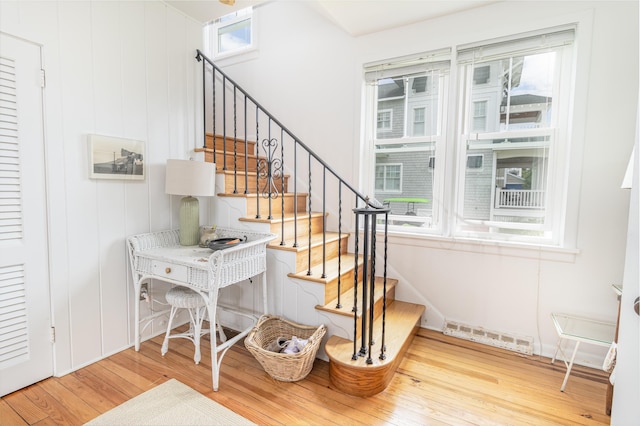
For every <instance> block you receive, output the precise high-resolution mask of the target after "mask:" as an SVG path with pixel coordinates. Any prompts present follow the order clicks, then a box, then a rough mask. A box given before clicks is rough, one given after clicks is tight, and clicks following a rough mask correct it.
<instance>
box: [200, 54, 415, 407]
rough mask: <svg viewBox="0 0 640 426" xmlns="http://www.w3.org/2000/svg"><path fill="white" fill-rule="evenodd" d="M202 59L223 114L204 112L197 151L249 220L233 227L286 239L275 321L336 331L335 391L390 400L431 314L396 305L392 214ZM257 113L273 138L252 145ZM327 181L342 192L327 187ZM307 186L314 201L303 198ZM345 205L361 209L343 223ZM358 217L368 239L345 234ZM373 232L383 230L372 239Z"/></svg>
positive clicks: (277, 250) (275, 281)
mask: <svg viewBox="0 0 640 426" xmlns="http://www.w3.org/2000/svg"><path fill="white" fill-rule="evenodd" d="M197 58H198V60H203V59H204V61H203V76H206V75H207V73H209V74H210V75H211V76H212V79H211V81H210V82H208V81H206V80H204V77H203V87H205V88H207V86H209V89H210V90H211V91H212V93H209V94H207V93H206V92H205V96H204V98H205V99H207V97H208V98H210V99H211V100H210V103H208V105H214V107H213V108H211V107H209V109H213V111H208V112H209V114H210V118H206V117H207V116H208V114H207V109H208V107H207V103H205V105H204V109H205V132H204V133H205V135H206V137H205V141H204V143H203V147H202V148H199V149H197V150H196V151H201V152H204V155H205V161H207V162H215V163H216V168H217V181H218V182H222V184H221V185H220V184H219V185H218V188H221V187H222V188H223V192H221V193H219V194H218V200H219V202H220V203H222V204H225V205H233V208H229V210H233V211H234V212H239V213H236V216H237V217H236V218H235V219H233V220H237V221H239V222H240V224H239V225H242V226H243V227H250V228H252V229H255V230H259V231H268V232H272V233H274V234H277V235H278V236H279V238H276V239H275V240H274V241H272V242H271V243H270V244H269V246H268V248H269V254H268V260H267V261H268V268H267V269H268V273H269V274H271V275H269V276H268V281H269V285H270V286H271V285H273V286H274V288H277V290H276V291H275V292H276V294H277V295H279V299H281V300H277V301H275V304H276V307H275V310H274V312H273V313H276V314H278V315H282V316H284V317H286V318H288V319H290V320H292V321H296V322H299V323H303V324H308V325H312V324H320V323H323V324H325V325H326V326H327V334H326V336H327V341H326V343H325V344H324V345H321V349H320V351H319V352H318V356H319V357H321V358H324V359H327V360H328V361H329V370H330V378H331V383H332V385H333V386H334V387H336V388H337V389H339V390H341V391H343V392H345V393H347V394H350V395H356V396H370V395H375V394H377V393H379V392H381V391H382V390H384V389H385V388H386V386H387V385H388V384H389V382H390V380H391V378H392V377H393V373H394V372H395V370H396V369H397V367H398V365H399V363H400V362H401V360H402V358H403V356H404V353H405V352H406V350H407V348H408V346H409V344H410V343H411V340H412V339H413V336H414V335H415V333H416V332H417V330H418V326H419V324H420V320H421V317H422V315H423V313H424V310H425V308H424V306H422V305H416V304H412V303H406V302H401V301H397V300H395V289H396V286H397V285H398V282H397V280H395V279H392V278H389V277H386V229H385V232H384V238H385V240H384V243H383V244H381V243H379V242H376V235H377V234H379V233H378V232H376V229H375V227H376V225H375V224H374V221H375V223H376V224H378V226H379V223H383V222H384V220H382V221H381V220H380V218H382V219H385V218H386V216H384V213H385V211H384V209H380V210H379V211H378V210H376V207H377V206H376V205H375V203H372V202H369V200H368V199H366V198H364V197H362V196H361V195H360V194H359V193H357V191H355V190H354V189H353V188H352V187H351V186H349V185H348V183H346V182H344V181H343V180H342V179H341V178H339V177H338V176H337V175H336V174H335V173H334V172H333V171H332V170H331V169H330V168H329V166H328V165H327V164H326V163H325V162H324V161H322V160H320V159H318V158H317V156H315V154H313V152H312V151H310V150H309V149H308V148H307V147H306V146H304V145H303V144H302V143H301V142H300V141H299V140H298V139H297V138H296V137H295V136H294V135H292V134H291V133H290V132H288V130H287V129H286V128H284V126H282V125H281V124H280V123H279V122H278V121H277V120H276V119H275V118H273V117H272V116H271V115H270V114H268V113H267V112H266V111H265V110H264V109H263V108H262V107H261V106H260V105H259V104H258V103H257V102H256V101H255V100H253V98H251V97H250V96H249V95H248V94H246V93H245V92H244V91H242V89H241V88H239V87H238V86H237V85H236V84H235V83H234V82H233V81H232V80H230V79H229V78H228V77H227V76H226V75H225V74H224V73H222V71H220V70H219V69H218V68H217V67H215V65H213V63H212V62H210V61H209V60H208V59H207V58H206V57H205V56H204V55H202V54H201V53H200V52H198V57H197ZM216 87H217V89H216ZM229 87H231V89H230V88H229ZM221 93H222V94H221ZM219 98H222V99H221V100H220V99H219ZM230 99H232V100H230ZM238 104H239V105H238ZM247 104H249V109H253V110H254V111H255V116H256V118H255V123H252V127H253V126H255V127H253V129H254V130H253V131H255V134H256V135H258V134H260V133H261V132H266V133H267V136H262V142H256V141H251V140H248V136H244V135H247V134H248V133H249V131H248V126H247V122H248V121H249V122H251V120H249V119H248V117H252V116H253V115H254V114H253V111H249V112H247V109H248V107H247ZM228 111H233V113H229V112H228ZM260 114H266V116H267V118H266V119H265V118H263V117H262V116H261V115H260ZM229 117H232V118H231V119H230V118H229ZM207 120H209V121H210V123H209V124H208V125H207V124H206V121H207ZM265 121H266V123H265ZM238 128H240V129H242V130H241V131H240V132H239V131H238ZM265 128H266V131H265V130H262V129H265ZM274 128H275V129H274ZM211 129H213V131H209V130H211ZM228 129H229V130H228ZM230 129H233V130H230ZM219 131H221V133H219ZM229 133H232V134H233V135H230V134H229ZM239 133H240V134H243V136H238V134H239ZM274 134H275V135H277V136H278V137H274V136H273V135H274ZM214 135H215V136H214ZM256 140H261V138H256ZM288 141H289V142H291V143H290V144H286V142H288ZM301 152H302V153H301ZM285 159H289V164H285V161H284V160H285ZM305 166H306V167H305ZM327 172H328V173H329V174H330V175H331V176H333V177H334V181H335V182H334V183H327V179H326V175H327ZM288 173H291V174H292V175H291V176H289V175H288ZM298 186H301V187H304V190H305V191H306V192H300V191H298ZM318 187H320V188H321V189H320V190H318V189H317V188H318ZM344 189H346V191H345V192H346V193H347V195H346V196H343V190H344ZM327 198H330V202H329V203H328V202H327ZM343 203H344V204H346V205H353V206H354V207H355V209H354V208H350V209H348V210H346V211H345V212H344V213H345V214H343ZM358 204H359V206H358ZM318 206H319V207H318ZM357 210H362V211H363V212H364V214H365V215H367V216H371V217H372V218H373V219H372V220H371V221H370V222H369V221H368V220H367V221H365V224H367V225H366V226H365V229H364V231H361V232H358V233H354V234H351V233H349V232H344V231H343V229H342V228H343V226H344V227H348V228H350V229H351V230H353V229H359V226H357V225H358V217H356V219H355V221H356V226H353V223H352V221H351V222H350V221H349V220H346V219H345V217H346V218H348V219H353V218H354V211H357ZM329 212H333V214H334V215H336V216H337V218H336V217H332V215H331V214H330V213H329ZM379 213H380V214H381V216H378V214H379ZM330 219H332V220H330ZM329 222H331V225H328V223H329ZM369 224H371V225H373V226H371V228H372V230H371V231H372V232H371V234H370V235H369V226H370V225H369ZM229 226H232V227H233V224H229ZM329 228H330V229H331V230H329ZM361 239H364V241H360V240H361ZM376 247H378V248H379V250H380V248H382V247H384V253H383V255H382V256H380V255H379V254H378V255H376V252H375V251H376ZM380 263H382V268H381V267H380V266H379V267H378V270H377V272H376V269H375V268H376V266H375V265H376V264H380ZM381 269H382V270H383V272H380V270H381ZM354 284H355V285H354ZM363 295H364V297H363ZM354 307H355V308H354Z"/></svg>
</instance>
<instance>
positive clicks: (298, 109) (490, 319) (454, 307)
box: [220, 1, 638, 365]
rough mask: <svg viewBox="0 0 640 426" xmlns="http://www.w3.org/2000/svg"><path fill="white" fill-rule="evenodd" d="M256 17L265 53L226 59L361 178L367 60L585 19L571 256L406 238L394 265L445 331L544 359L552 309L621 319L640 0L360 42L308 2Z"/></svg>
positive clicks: (568, 5)
mask: <svg viewBox="0 0 640 426" xmlns="http://www.w3.org/2000/svg"><path fill="white" fill-rule="evenodd" d="M257 13H258V14H259V15H258V16H259V23H260V29H259V46H260V48H259V52H258V54H257V55H254V56H252V57H251V58H249V59H247V60H246V61H244V62H236V63H228V62H227V63H225V62H221V63H220V65H222V66H223V68H224V69H225V71H226V72H227V73H228V74H229V75H230V77H231V78H233V79H234V80H236V81H237V82H238V83H239V84H240V85H241V86H243V87H244V88H246V89H248V90H249V93H251V94H252V95H253V96H254V97H255V98H256V99H257V100H258V101H259V102H260V103H261V104H262V105H264V106H265V107H266V108H267V109H269V110H270V111H271V112H273V113H274V114H275V116H276V117H278V119H279V120H280V121H282V122H283V124H284V125H285V126H287V127H289V128H290V129H291V130H292V131H293V132H294V133H295V134H296V135H297V136H298V137H300V138H301V139H302V141H303V142H304V143H306V144H307V145H310V146H311V148H312V149H313V150H315V151H316V152H318V153H319V154H320V155H321V156H322V157H323V158H325V159H327V160H329V161H330V163H331V164H332V167H334V169H335V170H337V171H338V172H340V173H341V174H342V176H343V177H345V178H346V179H347V180H348V181H351V182H353V183H356V182H357V179H358V173H359V161H360V149H359V141H360V138H361V131H360V130H361V129H360V123H361V99H362V90H361V89H362V79H361V76H362V65H363V64H365V63H367V62H370V61H377V60H381V59H385V58H392V57H397V56H402V55H408V54H414V53H418V52H422V51H427V50H431V49H437V48H442V47H449V46H455V45H456V44H462V43H468V42H472V41H478V40H483V39H490V38H494V37H499V36H504V35H512V34H517V33H520V32H523V31H528V30H533V29H539V28H546V27H550V26H555V25H560V24H565V23H568V22H579V25H580V27H579V29H578V36H577V37H578V40H577V43H576V46H577V52H578V58H577V61H578V62H577V63H578V67H577V70H578V74H577V76H576V78H577V90H576V93H575V113H574V118H575V120H576V121H575V123H574V133H573V138H572V144H573V145H572V156H571V162H570V180H569V207H568V212H569V219H568V221H567V226H566V231H565V237H566V240H567V242H568V244H569V247H570V248H571V249H570V250H549V249H547V250H545V249H538V248H535V247H526V246H507V245H500V244H486V243H485V244H483V243H478V242H472V241H460V240H452V239H442V238H428V237H417V238H405V237H402V236H394V237H392V238H390V244H391V247H390V249H389V263H390V268H391V269H392V271H393V274H392V275H393V276H395V277H397V278H400V285H399V289H398V297H399V298H401V299H405V300H421V301H423V302H424V303H425V304H426V305H428V306H429V307H430V309H429V310H428V313H427V316H426V318H425V321H424V322H423V325H425V326H428V327H434V328H440V327H441V326H442V321H443V319H444V318H446V319H450V320H453V321H457V322H461V323H465V324H469V325H474V326H480V327H484V328H487V329H490V330H495V331H500V332H506V333H512V334H516V335H524V336H530V337H533V338H534V341H535V352H536V353H542V354H544V355H547V356H550V355H552V354H553V349H555V343H556V334H555V331H554V329H553V326H552V323H551V318H550V314H551V312H566V313H571V314H576V315H583V316H588V317H592V318H596V319H602V320H610V321H615V318H616V311H617V304H616V297H615V294H614V292H613V290H612V288H611V285H612V284H613V283H620V282H622V275H623V265H624V252H625V239H626V224H627V215H628V206H629V194H628V191H627V192H625V191H623V190H620V182H621V180H622V177H623V174H624V170H625V167H626V163H627V160H628V158H629V154H630V152H631V147H632V145H633V141H634V129H635V121H636V120H635V111H636V103H637V93H638V4H637V3H636V2H611V1H606V2H604V1H603V2H579V1H566V2H563V1H555V2H539V1H536V2H520V1H519V2H499V3H496V4H492V5H490V6H486V7H482V8H476V9H474V10H472V11H471V12H465V13H458V14H454V15H450V16H446V17H443V18H439V19H435V20H431V21H427V22H422V23H417V24H414V25H409V26H405V27H402V28H399V29H395V30H389V31H383V32H379V33H375V34H371V35H367V36H362V37H359V38H352V37H350V36H348V35H347V34H346V33H345V32H344V31H342V30H340V29H339V28H338V27H336V26H334V25H333V24H331V23H329V22H328V21H325V20H323V18H322V17H321V16H320V15H318V14H315V13H314V12H313V10H312V8H311V7H310V6H309V5H307V4H304V3H300V2H275V3H269V4H265V5H263V6H262V7H261V8H259V9H258V12H257ZM524 17H526V19H523V18H524ZM338 153H339V154H338ZM336 154H338V155H336ZM583 347H584V350H581V351H580V354H579V355H578V359H577V361H576V362H578V363H584V364H589V363H591V365H598V363H600V362H601V360H602V358H601V357H602V356H603V355H604V352H605V351H606V348H597V347H588V345H583Z"/></svg>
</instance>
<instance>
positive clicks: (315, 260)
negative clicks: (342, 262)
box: [296, 236, 348, 271]
mask: <svg viewBox="0 0 640 426" xmlns="http://www.w3.org/2000/svg"><path fill="white" fill-rule="evenodd" d="M347 238H348V237H347V236H343V237H342V239H343V241H342V246H341V247H340V250H341V251H342V253H343V254H346V253H347V241H346V239H347ZM298 244H300V245H302V244H307V243H306V241H301V240H298ZM325 253H326V258H327V259H332V258H334V257H336V256H337V255H338V241H337V240H335V241H329V242H327V244H326V251H325ZM321 263H322V245H317V246H315V247H313V248H312V249H311V266H312V267H313V266H315V265H320V264H321ZM308 268H309V250H308V248H305V249H302V250H300V251H299V252H298V254H297V256H296V271H306V270H307V269H308Z"/></svg>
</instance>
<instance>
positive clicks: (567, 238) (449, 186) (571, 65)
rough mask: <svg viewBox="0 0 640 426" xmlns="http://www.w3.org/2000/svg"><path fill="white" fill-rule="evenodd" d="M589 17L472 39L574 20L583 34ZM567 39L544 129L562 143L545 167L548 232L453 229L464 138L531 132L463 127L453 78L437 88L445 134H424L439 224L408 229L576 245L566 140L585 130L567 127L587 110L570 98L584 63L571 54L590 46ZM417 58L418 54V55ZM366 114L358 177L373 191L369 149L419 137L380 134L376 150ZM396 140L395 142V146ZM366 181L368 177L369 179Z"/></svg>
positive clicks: (454, 72) (465, 108)
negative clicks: (431, 154) (431, 147)
mask: <svg viewBox="0 0 640 426" xmlns="http://www.w3.org/2000/svg"><path fill="white" fill-rule="evenodd" d="M587 21H588V20H587ZM587 21H585V19H584V17H581V19H577V20H576V21H573V22H567V23H566V24H561V26H560V27H556V28H545V29H532V30H531V31H530V32H529V33H526V34H513V35H504V36H502V37H500V38H499V39H494V40H486V41H482V42H477V43H471V45H475V46H481V45H489V44H491V43H493V42H494V41H499V42H504V41H506V42H509V41H515V40H519V39H521V38H526V37H528V36H531V37H535V36H538V35H542V34H548V33H550V32H553V31H554V30H556V29H557V28H560V29H561V30H566V29H569V28H574V29H575V28H577V26H578V25H583V26H584V27H585V30H584V31H583V32H581V34H588V33H589V32H590V29H591V26H590V24H589V23H588V22H587ZM575 40H576V41H577V36H576V37H575ZM569 44H570V47H568V48H563V50H564V51H565V52H564V53H563V54H562V55H563V57H564V59H563V60H562V61H561V62H562V63H561V64H560V65H559V66H558V72H561V73H562V74H563V76H565V77H566V76H569V78H568V80H565V82H564V83H563V85H564V86H563V87H562V88H561V93H560V95H559V96H558V98H559V99H555V98H554V99H553V102H554V104H553V107H554V109H558V110H560V111H558V112H557V113H556V114H557V115H556V116H555V117H554V119H553V125H552V126H551V127H552V128H551V129H544V130H545V131H548V132H550V134H551V133H552V135H553V137H554V138H555V139H556V140H563V141H564V142H563V145H564V146H563V147H562V149H561V150H559V149H555V150H554V152H553V153H552V156H551V157H550V158H551V164H549V167H550V168H553V170H552V173H554V174H555V176H556V177H555V179H556V180H557V182H556V184H547V188H552V187H554V186H555V187H556V189H555V190H554V191H553V192H554V194H552V195H551V196H550V199H549V200H548V201H547V204H546V206H547V209H548V211H549V209H553V214H552V216H553V217H552V220H551V221H550V223H552V229H550V235H551V237H550V238H546V237H543V238H532V239H526V238H524V239H523V238H520V236H515V237H512V236H510V235H507V234H506V233H496V234H494V235H490V234H473V233H465V232H458V231H457V229H456V222H457V221H458V220H460V218H459V217H456V216H459V213H460V212H459V211H458V209H459V208H460V206H462V205H463V204H462V199H461V197H464V185H465V183H464V178H465V174H466V173H467V172H468V170H467V168H466V154H467V147H466V144H468V143H473V144H478V145H476V146H477V147H480V146H481V144H483V143H486V144H487V145H490V144H491V143H492V142H491V141H490V139H491V138H492V137H496V136H498V135H499V137H510V138H513V137H522V136H525V137H526V135H527V132H529V130H524V129H517V130H514V131H513V132H514V133H513V134H506V133H505V132H500V131H495V132H494V131H493V129H488V128H487V131H486V132H485V133H476V134H470V133H467V130H466V129H468V127H467V126H468V120H469V117H470V116H469V103H468V102H467V101H466V100H465V99H464V97H465V95H464V90H462V89H460V88H459V87H458V86H459V84H458V82H454V81H453V80H452V81H451V84H445V87H441V88H440V89H441V91H440V93H441V94H442V95H441V97H439V98H440V102H441V103H443V104H444V105H445V107H444V108H443V110H442V114H443V118H444V120H443V121H440V118H439V121H438V126H442V128H443V129H445V130H444V134H441V133H440V132H438V135H436V136H432V137H430V136H427V137H426V138H425V139H427V140H429V141H430V142H436V141H437V145H436V146H437V147H438V148H437V151H438V159H437V161H438V163H439V166H440V167H438V168H435V169H431V168H429V172H432V173H433V175H434V182H436V181H437V182H438V183H437V185H435V184H434V191H435V190H436V187H437V188H440V189H441V191H442V192H441V193H440V194H439V196H440V199H438V200H435V201H437V206H438V209H436V208H435V205H434V209H433V216H434V221H435V222H436V223H437V226H435V227H433V228H431V229H429V230H428V231H427V232H421V231H422V230H419V229H412V230H411V233H414V234H417V233H425V234H435V236H436V237H437V238H442V237H444V238H453V239H455V240H458V241H474V242H477V243H478V244H484V243H486V242H489V241H490V242H491V244H498V245H501V244H503V243H507V244H508V245H511V244H513V243H515V244H519V243H522V244H524V245H523V247H538V246H542V247H549V248H553V249H556V248H564V249H571V247H575V231H574V230H573V229H571V228H572V225H570V223H569V222H568V219H567V217H574V216H575V212H576V206H575V205H574V203H573V202H572V200H570V199H569V198H570V197H569V193H570V192H569V191H570V190H571V188H572V187H573V188H575V185H573V184H572V182H570V181H569V180H568V177H569V176H568V169H569V165H570V163H571V167H577V168H578V169H579V168H580V167H581V163H580V162H578V163H576V164H574V162H576V161H578V160H577V159H579V155H578V154H576V152H579V149H578V151H576V152H574V151H573V149H572V147H571V143H570V141H571V139H572V135H573V137H574V138H575V136H576V135H579V134H582V133H583V131H582V130H581V128H578V129H575V128H573V129H572V128H569V127H568V126H569V124H568V123H572V125H573V126H576V120H577V121H578V123H579V124H577V126H581V125H582V123H583V121H584V116H585V111H584V108H582V107H581V106H580V104H577V105H576V104H575V103H574V102H575V99H574V97H575V93H576V92H575V91H576V88H577V87H584V86H585V78H584V76H581V75H579V74H575V70H576V69H579V67H578V65H577V64H578V63H583V64H584V60H579V61H576V59H575V58H576V56H578V57H580V55H582V56H581V57H585V56H584V55H583V54H584V52H585V51H586V52H588V51H589V48H588V47H580V48H578V43H577V42H573V43H569ZM468 46H469V45H467V46H465V47H468ZM582 46H586V45H584V44H582ZM458 47H459V46H455V45H454V46H452V47H451V48H450V49H449V50H450V51H452V52H456V50H457V48H458ZM441 50H445V49H441ZM422 55H424V54H422ZM454 56H455V53H452V55H451V58H453V57H454ZM587 56H588V55H587ZM407 58H408V57H403V58H398V59H404V60H407ZM416 59H418V57H416ZM409 61H410V59H409ZM379 62H380V63H383V62H384V63H385V64H391V65H392V66H391V67H390V68H388V70H387V71H383V72H386V73H387V74H384V77H390V76H392V75H394V74H393V72H394V70H393V66H394V65H395V64H394V63H393V59H386V60H383V61H379ZM399 63H400V65H399V66H402V64H403V62H402V60H400V61H399ZM455 63H456V61H455V60H452V65H451V68H450V69H449V73H448V75H451V76H454V77H455V76H457V78H458V79H459V78H460V76H461V74H464V73H463V71H462V69H461V68H458V67H457V66H456V65H455ZM373 72H377V73H378V74H377V75H380V74H382V72H380V71H371V70H370V69H367V65H365V76H366V75H367V73H373ZM493 72H494V71H493V70H491V74H490V76H489V79H488V80H487V84H482V85H481V86H483V87H484V86H489V85H490V84H491V82H492V81H494V79H495V76H494V75H493ZM467 77H468V78H467V82H466V84H468V85H471V84H473V73H471V74H470V76H469V75H467ZM377 78H380V77H377ZM367 81H370V80H367ZM556 82H557V79H556ZM556 84H557V83H556ZM365 87H366V88H367V93H368V95H367V96H366V97H365V102H366V106H365V111H375V102H373V103H372V101H371V99H373V98H371V96H370V94H371V93H372V91H373V89H372V88H371V87H370V86H369V85H365ZM557 95H558V93H557V92H556V94H555V95H554V96H557ZM477 100H480V99H477ZM556 101H557V103H556ZM495 106H496V105H495V103H494V104H492V103H491V102H489V103H488V104H487V110H488V111H487V120H493V118H494V117H492V116H490V115H491V111H493V109H494V107H495ZM447 116H451V117H453V116H455V117H456V123H451V124H447ZM368 117H371V116H368ZM465 117H466V118H465ZM441 118H442V117H441ZM370 120H371V118H369V123H368V124H367V123H365V127H364V130H365V138H364V139H363V143H367V145H368V147H367V148H366V149H367V151H369V150H370V151H369V152H368V153H367V154H365V155H364V156H363V159H366V160H367V161H371V163H369V164H368V165H367V164H363V175H362V177H363V179H364V182H365V185H366V187H368V188H371V189H370V190H371V191H372V192H373V187H374V181H373V179H372V177H374V176H375V173H371V172H373V169H372V168H371V167H372V166H373V165H374V164H375V161H372V159H375V155H373V153H374V152H378V153H380V152H385V151H387V150H388V151H389V152H392V151H397V150H400V149H401V147H402V146H406V145H403V143H405V144H406V142H407V141H409V140H411V139H418V138H413V137H411V138H407V137H404V138H399V139H398V140H395V139H384V140H382V139H381V140H379V141H378V143H379V144H380V145H384V146H385V149H384V151H379V150H378V151H376V150H375V148H374V146H373V144H371V142H370V141H371V140H372V136H371V134H370V130H369V126H371V123H370ZM376 121H377V118H376ZM464 121H467V123H466V124H465V123H464ZM558 123H560V124H562V125H564V127H559V126H558ZM487 126H488V125H487ZM454 129H455V130H454ZM498 130H499V129H498ZM540 130H543V129H536V130H533V132H537V133H536V135H540V134H541V133H544V132H540ZM374 132H375V128H374ZM489 132H491V133H489ZM367 141H369V142H367ZM394 144H397V145H394ZM534 145H535V144H534ZM394 146H398V148H394ZM434 161H435V159H434ZM486 161H489V163H488V164H485V162H486ZM493 161H495V158H494V159H493ZM491 163H492V161H491V160H487V158H483V167H485V166H486V167H493V168H495V165H492V164H491ZM367 170H369V171H370V172H369V173H367V172H366V171H367ZM471 172H473V170H471ZM366 182H368V184H367V183H366ZM447 211H449V212H450V213H447ZM436 216H440V217H439V218H438V219H436ZM545 226H546V225H545ZM567 227H568V228H569V230H568V231H566V228H567ZM390 230H391V232H395V231H394V229H393V227H390ZM398 231H399V232H402V233H403V234H405V233H407V229H403V230H401V231H400V230H398Z"/></svg>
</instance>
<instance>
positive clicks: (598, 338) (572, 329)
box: [551, 314, 616, 392]
mask: <svg viewBox="0 0 640 426" xmlns="http://www.w3.org/2000/svg"><path fill="white" fill-rule="evenodd" d="M551 318H552V319H553V325H555V327H556V332H557V333H558V346H557V347H556V353H555V354H554V355H553V359H552V360H551V363H552V364H553V363H554V362H555V360H556V356H557V355H558V352H560V353H561V354H562V361H563V362H564V365H565V366H566V367H567V373H566V374H565V375H564V381H563V382H562V387H560V391H561V392H564V388H565V386H566V385H567V380H568V379H569V374H571V368H572V367H573V361H574V360H575V358H576V353H578V347H579V346H580V343H582V342H584V343H590V344H592V345H598V346H611V342H613V339H614V336H615V333H616V325H615V324H614V323H608V322H603V321H596V320H592V319H588V318H580V317H575V316H571V315H565V314H551ZM565 340H573V341H575V342H576V345H575V347H574V348H573V353H572V354H571V359H570V360H569V361H568V362H567V357H566V356H565V354H564V351H563V349H562V343H563V341H565Z"/></svg>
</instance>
